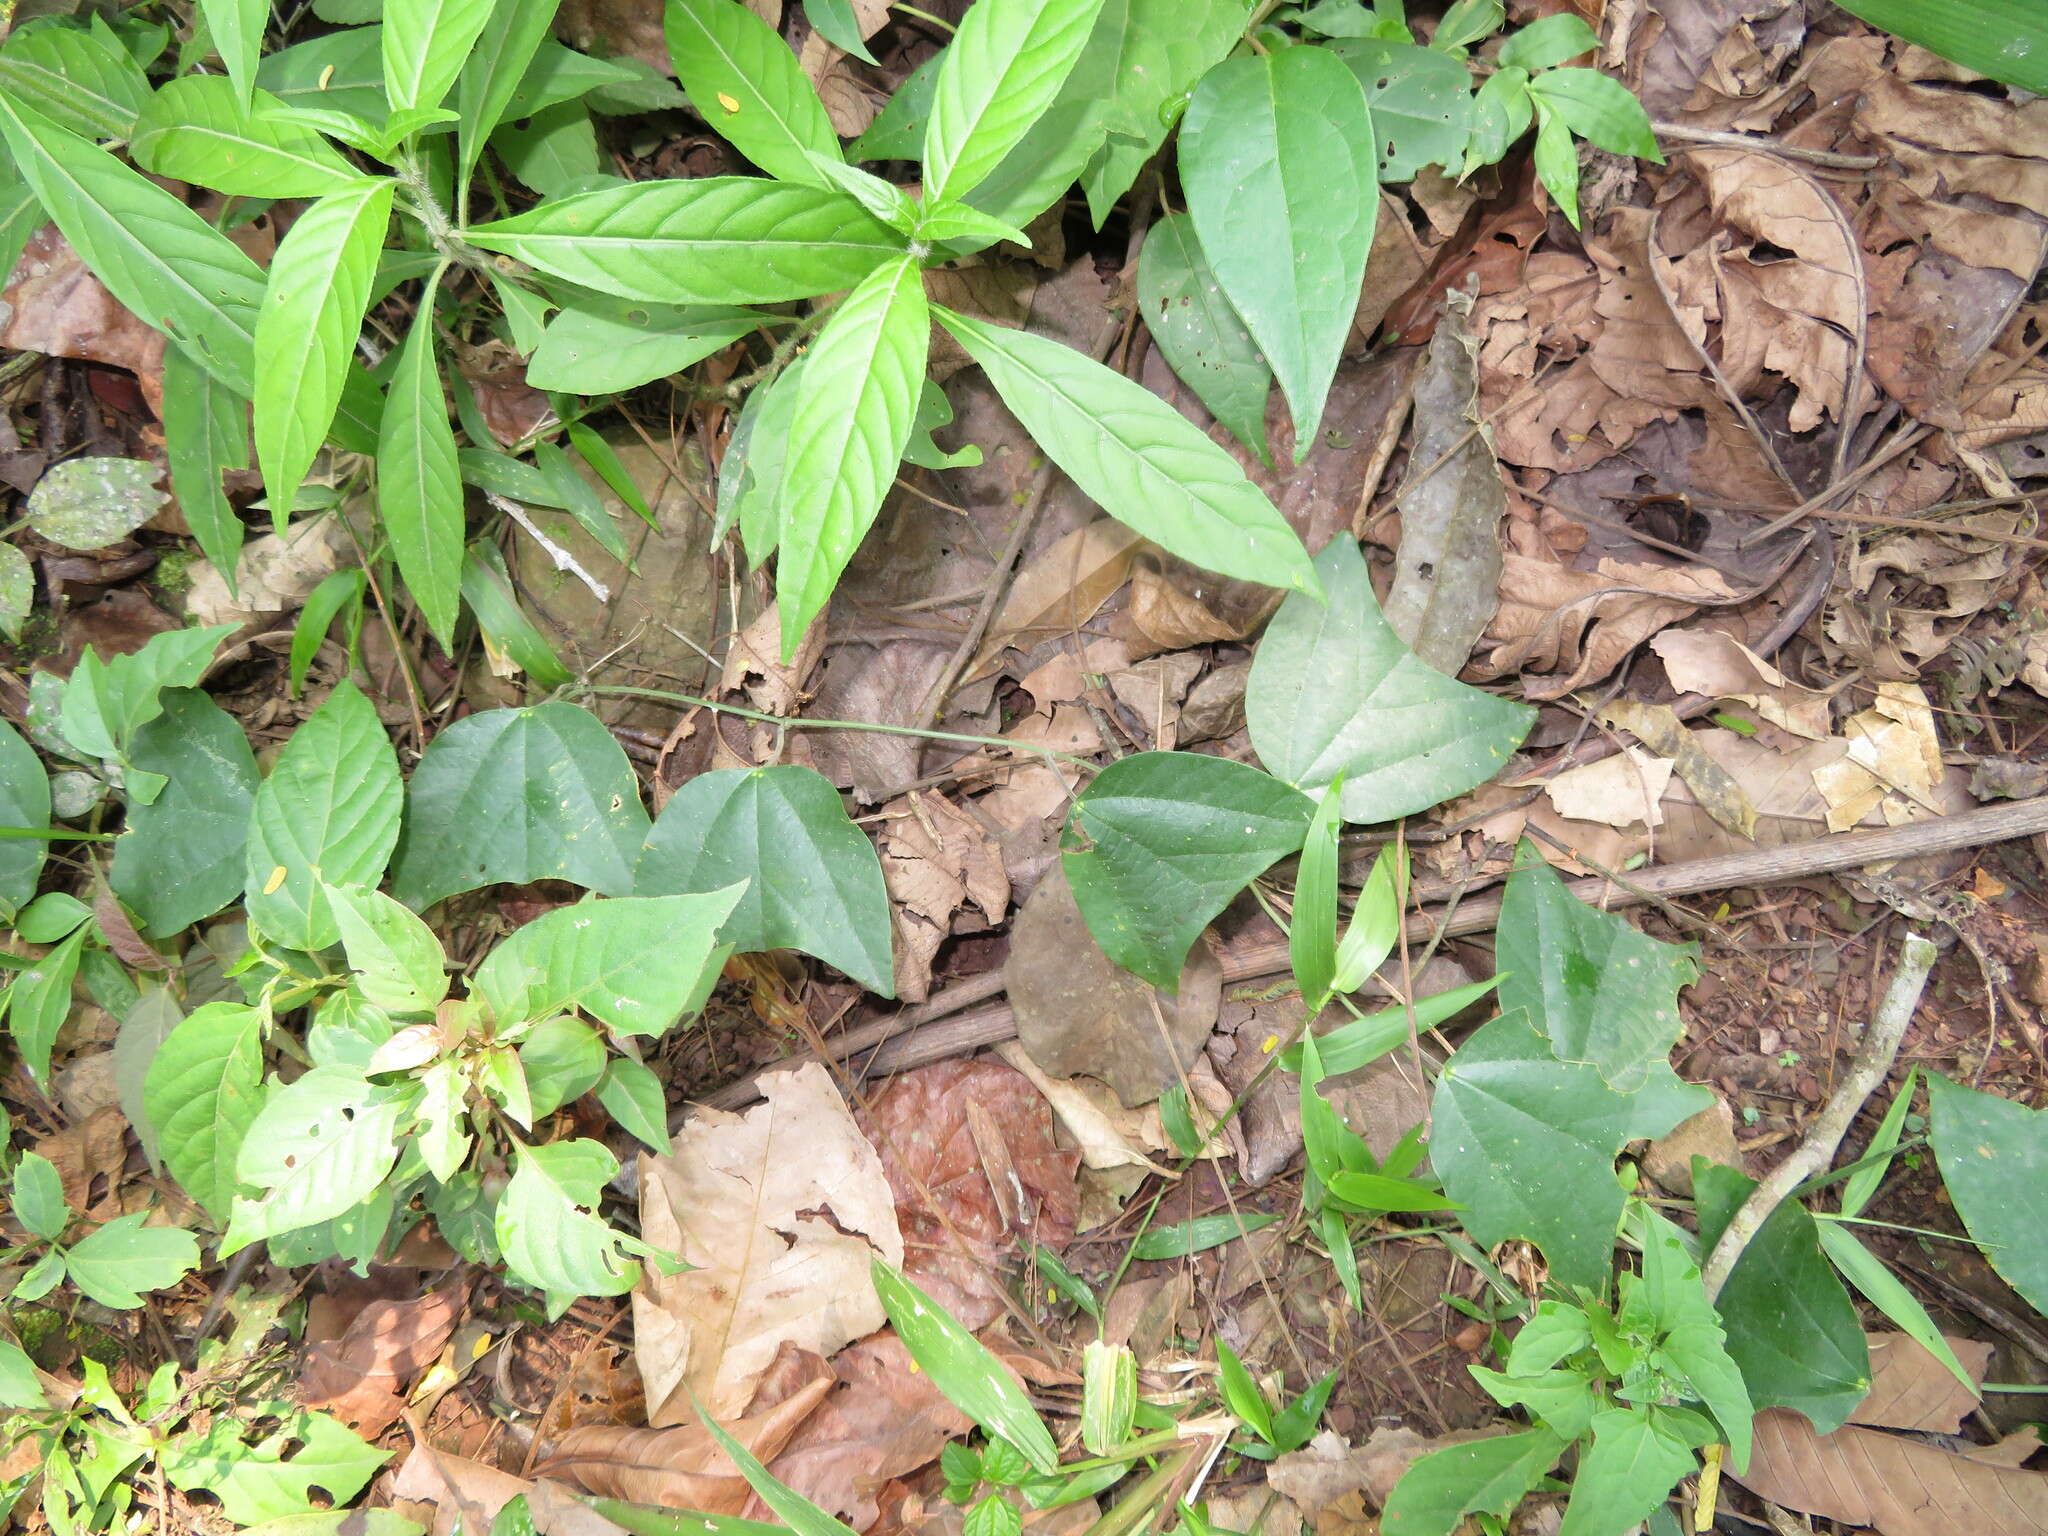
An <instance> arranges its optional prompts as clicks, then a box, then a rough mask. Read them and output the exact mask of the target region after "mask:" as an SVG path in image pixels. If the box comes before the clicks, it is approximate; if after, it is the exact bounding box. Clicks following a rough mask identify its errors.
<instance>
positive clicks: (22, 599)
mask: <svg viewBox="0 0 2048 1536" xmlns="http://www.w3.org/2000/svg"><path fill="white" fill-rule="evenodd" d="M8 270H9V271H12V270H13V268H11V267H10V268H9V269H8ZM35 593H36V579H35V574H34V573H33V572H32V571H30V570H29V567H28V557H27V556H26V555H24V554H23V553H22V552H21V551H20V550H18V549H16V548H15V547H14V546H13V545H12V544H0V634H4V635H6V636H7V638H8V639H10V640H18V639H20V638H21V626H22V625H23V624H24V623H26V622H27V620H28V615H29V609H30V608H31V607H32V606H33V605H34V602H35Z"/></svg>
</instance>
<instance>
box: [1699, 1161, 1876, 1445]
mask: <svg viewBox="0 0 2048 1536" xmlns="http://www.w3.org/2000/svg"><path fill="white" fill-rule="evenodd" d="M1693 1188H1694V1193H1695V1198H1696V1200H1697V1203H1698V1210H1699V1223H1700V1251H1701V1252H1702V1253H1711V1252H1713V1249H1714V1245H1715V1244H1716V1243H1717V1242H1719V1241H1720V1238H1721V1233H1722V1232H1723V1231H1724V1230H1725V1229H1726V1228H1727V1225H1728V1223H1729V1221H1730V1220H1732V1219H1733V1217H1734V1215H1735V1212H1736V1211H1737V1210H1738V1209H1739V1208H1740V1207H1741V1205H1742V1202H1743V1201H1744V1200H1746V1199H1747V1198H1748V1197H1749V1193H1750V1191H1751V1190H1753V1189H1755V1188H1756V1183H1755V1181H1754V1180H1752V1179H1748V1178H1745V1177H1744V1176H1743V1175H1742V1174H1740V1173H1737V1172H1736V1171H1735V1170H1734V1169H1733V1168H1722V1167H1717V1166H1715V1165H1712V1164H1709V1163H1706V1162H1703V1161H1699V1160H1695V1161H1694V1163H1693ZM1715 1306H1716V1307H1717V1308H1718V1309H1719V1311H1720V1314H1721V1323H1722V1326H1723V1327H1725V1328H1726V1329H1727V1330H1728V1354H1729V1356H1730V1357H1731V1358H1732V1359H1733V1360H1734V1361H1735V1363H1736V1365H1737V1366H1738V1367H1740V1368H1741V1371H1742V1379H1743V1381H1744V1383H1745V1384H1746V1385H1747V1386H1748V1388H1749V1399H1750V1402H1751V1403H1752V1404H1753V1405H1754V1406H1755V1407H1757V1408H1758V1409H1763V1408H1796V1409H1798V1410H1799V1411H1800V1412H1801V1413H1803V1414H1805V1415H1806V1416H1807V1417H1808V1418H1809V1419H1811V1420H1813V1427H1814V1429H1815V1430H1817V1431H1818V1432H1819V1433H1821V1434H1823V1435H1825V1434H1832V1433H1833V1432H1834V1431H1835V1430H1837V1429H1840V1428H1841V1427H1842V1425H1843V1424H1844V1423H1845V1422H1847V1420H1848V1417H1849V1414H1850V1413H1851V1411H1853V1410H1854V1408H1855V1407H1856V1405H1857V1404H1858V1403H1860V1402H1862V1401H1863V1398H1864V1395H1865V1394H1866V1393H1867V1392H1869V1390H1870V1351H1869V1348H1868V1346H1867V1345H1866V1344H1865V1342H1864V1338H1863V1325H1862V1323H1861V1321H1860V1320H1859V1319H1858V1318H1857V1316H1856V1307H1855V1304H1854V1303H1853V1302H1851V1301H1850V1299H1849V1293H1848V1292H1847V1291H1845V1290H1844V1289H1843V1288H1842V1282H1841V1280H1840V1279H1839V1278H1838V1277H1837V1276H1836V1274H1835V1271H1834V1269H1833V1267H1832V1266H1831V1265H1829V1263H1828V1261H1827V1260H1826V1258H1824V1257H1823V1256H1822V1254H1821V1250H1820V1238H1819V1235H1818V1234H1817V1233H1816V1232H1815V1230H1814V1221H1813V1218H1812V1217H1811V1216H1809V1215H1808V1214H1807V1212H1806V1208H1805V1207H1804V1206H1802V1205H1801V1204H1800V1203H1799V1202H1798V1201H1797V1200H1787V1201H1785V1202H1784V1203H1783V1204H1781V1205H1780V1206H1779V1207H1778V1208H1777V1209H1776V1210H1774V1211H1773V1212H1771V1214H1770V1215H1769V1216H1768V1217H1767V1218H1766V1219H1765V1221H1764V1224H1763V1226H1762V1227H1761V1228H1760V1229H1759V1230H1758V1231H1757V1233H1756V1235H1755V1236H1754V1237H1752V1238H1751V1239H1750V1241H1749V1246H1748V1247H1746V1248H1744V1249H1743V1250H1742V1257H1741V1258H1740V1259H1739V1260H1737V1261H1736V1265H1735V1268H1734V1270H1733V1272H1732V1273H1730V1275H1729V1276H1728V1280H1727V1283H1726V1284H1725V1285H1723V1286H1722V1287H1721V1294H1720V1295H1719V1296H1718V1297H1716V1298H1715Z"/></svg>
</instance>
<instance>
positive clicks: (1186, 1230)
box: [1131, 1211, 1280, 1259]
mask: <svg viewBox="0 0 2048 1536" xmlns="http://www.w3.org/2000/svg"><path fill="white" fill-rule="evenodd" d="M1279 1219H1280V1218H1279V1217H1278V1216H1276V1215H1273V1214H1270V1213H1268V1212H1261V1211H1250V1212H1247V1213H1246V1214H1245V1215H1243V1216H1242V1217H1239V1216H1234V1215H1232V1214H1231V1213H1230V1212H1229V1211H1219V1212H1217V1213H1216V1214H1215V1215H1214V1216H1196V1217H1193V1218H1192V1219H1190V1220H1187V1221H1177V1222H1175V1223H1174V1224H1173V1225H1172V1226H1168V1227H1154V1228H1152V1229H1151V1230H1150V1231H1149V1232H1146V1233H1145V1234H1144V1235H1143V1236H1142V1237H1140V1238H1139V1239H1138V1240H1137V1241H1136V1242H1135V1243H1133V1244H1131V1256H1132V1257H1133V1258H1138V1259H1184V1258H1187V1257H1188V1256H1189V1255H1191V1254H1197V1253H1206V1252H1208V1251H1209V1250H1210V1249H1211V1248H1221V1247H1222V1246H1223V1245H1224V1244H1225V1243H1233V1242H1236V1241H1237V1239H1239V1238H1240V1237H1243V1236H1245V1235H1246V1234H1247V1233H1251V1232H1256V1231H1258V1230H1259V1229H1260V1228H1261V1227H1270V1226H1271V1225H1273V1223H1274V1222H1276V1221H1278V1220H1279Z"/></svg>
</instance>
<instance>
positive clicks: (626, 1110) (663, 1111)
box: [597, 1056, 671, 1157]
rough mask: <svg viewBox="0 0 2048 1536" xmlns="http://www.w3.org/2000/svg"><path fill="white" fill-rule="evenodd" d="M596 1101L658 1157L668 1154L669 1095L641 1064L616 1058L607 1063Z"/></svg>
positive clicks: (623, 1058) (656, 1078) (658, 1080)
mask: <svg viewBox="0 0 2048 1536" xmlns="http://www.w3.org/2000/svg"><path fill="white" fill-rule="evenodd" d="M597 1102H598V1103H600V1104H602V1105H603V1106H604V1107H605V1110H606V1111H607V1112H608V1113H609V1114H610V1115H611V1117H612V1118H613V1119H614V1120H616V1121H618V1122H619V1124H620V1125H621V1126H623V1127H624V1128H625V1129H626V1130H627V1131H629V1132H631V1133H632V1135H634V1136H635V1137H637V1138H638V1139H639V1140H640V1142H641V1143H642V1144H643V1145H645V1146H646V1147H647V1148H648V1150H650V1151H651V1152H653V1153H654V1154H655V1156H657V1157H666V1156H668V1155H669V1152H670V1150H671V1149H670V1145H669V1136H668V1094H667V1091H666V1090H665V1089H664V1088H663V1087H662V1083H661V1079H660V1078H658V1077H656V1076H655V1075H654V1074H653V1073H652V1072H650V1071H648V1070H647V1069H646V1068H645V1067H643V1066H641V1065H640V1063H639V1062H637V1061H628V1060H627V1059H626V1058H625V1057H623V1056H614V1057H613V1058H612V1059H611V1060H610V1061H609V1062H608V1063H606V1065H605V1069H604V1079H603V1081H601V1082H600V1083H599V1084H598V1085H597Z"/></svg>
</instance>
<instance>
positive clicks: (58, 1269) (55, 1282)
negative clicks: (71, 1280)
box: [10, 1248, 64, 1301]
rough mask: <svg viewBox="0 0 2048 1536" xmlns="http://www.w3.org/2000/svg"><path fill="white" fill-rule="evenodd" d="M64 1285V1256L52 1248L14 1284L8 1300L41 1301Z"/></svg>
mask: <svg viewBox="0 0 2048 1536" xmlns="http://www.w3.org/2000/svg"><path fill="white" fill-rule="evenodd" d="M63 1283H64V1255H63V1254H61V1253H59V1252H58V1251H57V1250H56V1249H54V1248H52V1249H51V1250H50V1251H49V1252H48V1253H46V1254H44V1255H43V1256H42V1257H41V1258H40V1259H37V1260H36V1261H35V1263H33V1264H31V1265H30V1266H29V1269H28V1273H27V1274H25V1275H23V1276H22V1277H21V1278H20V1279H19V1280H17V1281H16V1282H15V1284H14V1290H13V1291H12V1292H11V1293H10V1299H11V1300H14V1301H41V1300H42V1299H43V1298H44V1297H45V1296H47V1295H49V1294H50V1292H51V1291H53V1290H55V1289H56V1288H57V1287H58V1286H59V1285H61V1284H63Z"/></svg>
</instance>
